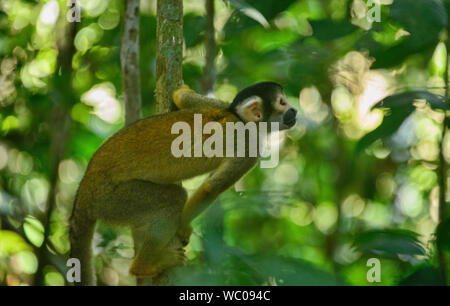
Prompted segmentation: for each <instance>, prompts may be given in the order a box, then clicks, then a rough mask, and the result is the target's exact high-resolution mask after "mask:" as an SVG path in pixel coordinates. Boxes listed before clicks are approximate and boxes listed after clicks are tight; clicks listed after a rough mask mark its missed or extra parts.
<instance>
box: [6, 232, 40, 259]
mask: <svg viewBox="0 0 450 306" xmlns="http://www.w3.org/2000/svg"><path fill="white" fill-rule="evenodd" d="M31 250H33V248H32V247H31V246H30V245H29V244H28V243H27V242H26V241H25V239H23V238H22V236H20V235H19V234H17V233H15V232H13V231H7V230H0V257H5V256H8V255H11V254H15V253H19V252H23V251H31Z"/></svg>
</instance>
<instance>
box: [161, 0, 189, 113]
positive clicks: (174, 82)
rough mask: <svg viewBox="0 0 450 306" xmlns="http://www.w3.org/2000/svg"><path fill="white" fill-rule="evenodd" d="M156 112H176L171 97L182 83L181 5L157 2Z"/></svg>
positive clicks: (176, 0) (173, 0) (179, 0)
mask: <svg viewBox="0 0 450 306" xmlns="http://www.w3.org/2000/svg"><path fill="white" fill-rule="evenodd" d="M156 39H157V47H156V89H155V96H156V103H157V105H156V110H157V112H158V113H160V114H161V113H166V112H170V111H173V110H175V109H176V106H175V104H174V103H173V101H172V93H173V92H174V90H175V89H177V88H178V87H180V86H181V84H182V80H183V66H182V64H183V1H182V0H158V4H157V24H156Z"/></svg>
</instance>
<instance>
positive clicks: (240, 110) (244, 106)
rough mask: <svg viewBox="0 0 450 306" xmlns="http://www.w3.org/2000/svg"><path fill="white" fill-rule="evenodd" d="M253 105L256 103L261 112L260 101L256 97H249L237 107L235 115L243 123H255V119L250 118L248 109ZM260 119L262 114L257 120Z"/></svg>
mask: <svg viewBox="0 0 450 306" xmlns="http://www.w3.org/2000/svg"><path fill="white" fill-rule="evenodd" d="M255 103H258V106H259V108H260V109H261V110H262V99H261V98H260V97H258V96H251V97H248V98H247V99H245V100H244V101H242V103H241V104H240V105H239V106H238V107H237V109H236V113H237V114H238V115H239V117H241V118H242V119H244V120H245V121H256V120H255V118H250V117H251V116H252V114H251V111H250V107H251V106H252V105H253V104H255ZM261 118H262V114H261V116H260V118H259V119H261Z"/></svg>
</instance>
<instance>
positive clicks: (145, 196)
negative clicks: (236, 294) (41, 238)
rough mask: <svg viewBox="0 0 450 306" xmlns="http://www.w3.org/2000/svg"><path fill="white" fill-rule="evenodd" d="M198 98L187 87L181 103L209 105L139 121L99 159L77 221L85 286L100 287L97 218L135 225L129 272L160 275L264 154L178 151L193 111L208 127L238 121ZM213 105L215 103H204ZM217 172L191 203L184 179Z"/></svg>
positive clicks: (83, 189)
mask: <svg viewBox="0 0 450 306" xmlns="http://www.w3.org/2000/svg"><path fill="white" fill-rule="evenodd" d="M199 97H202V96H200V95H197V94H195V93H193V92H192V91H191V90H190V89H189V88H188V87H183V88H181V89H180V90H179V91H177V92H176V93H175V96H174V101H175V103H176V104H177V106H179V107H180V108H191V107H192V106H193V105H199V103H198V101H203V102H204V103H205V104H202V103H203V102H202V103H200V106H202V108H199V109H182V110H179V111H176V112H172V113H169V114H164V115H159V116H154V117H150V118H146V119H143V120H140V121H138V122H137V123H135V124H133V125H131V126H129V127H127V128H124V129H122V130H121V131H119V132H118V133H116V134H114V135H113V136H112V137H111V138H109V139H108V140H107V141H106V142H105V143H104V144H103V145H102V146H101V147H100V148H99V149H98V150H97V152H96V153H95V154H94V156H93V157H92V159H91V161H90V163H89V165H88V168H87V170H86V173H85V175H84V178H83V180H82V181H81V184H80V187H79V190H78V193H77V197H76V201H75V204H74V205H75V206H74V210H73V214H72V218H71V245H72V249H71V257H75V258H78V259H79V260H80V261H81V271H82V273H81V276H82V280H81V284H82V285H94V284H95V271H94V268H93V264H92V256H93V255H92V249H91V243H92V236H93V233H94V229H95V224H96V221H104V222H107V223H112V224H117V225H125V226H130V227H131V229H132V234H133V239H134V241H135V250H136V257H135V259H134V261H133V263H132V266H131V268H130V273H132V274H134V275H136V276H138V277H144V276H146V277H147V276H156V275H158V274H159V273H160V272H162V271H163V270H165V269H166V268H168V267H170V266H173V265H176V264H179V263H181V262H182V261H183V256H184V253H183V246H184V245H185V244H186V243H187V241H188V239H189V235H190V226H189V223H190V221H191V220H192V219H193V218H195V217H196V216H197V215H198V214H199V213H200V212H201V211H202V210H203V209H204V208H205V207H206V206H207V205H209V204H210V203H211V202H212V201H213V200H214V199H215V198H216V197H217V196H218V195H219V194H220V193H221V192H223V191H224V190H226V189H227V188H229V187H230V186H232V185H233V184H234V183H235V182H236V181H237V180H238V179H239V178H240V177H242V175H244V174H245V173H246V172H247V171H248V170H250V169H251V168H252V167H253V166H254V165H255V163H256V161H257V158H248V157H246V158H226V157H212V158H207V157H190V158H185V157H181V158H175V157H174V156H173V154H172V152H171V144H172V141H173V140H174V139H175V138H176V137H178V136H179V135H174V134H172V133H171V128H172V125H173V124H174V123H175V122H180V121H184V122H187V123H188V124H189V125H190V126H191V130H192V131H193V121H194V114H202V116H203V118H202V119H203V120H202V121H203V124H206V123H207V122H211V121H214V122H219V123H220V124H221V125H222V127H223V131H225V130H226V129H225V124H226V122H236V121H239V119H238V118H237V117H236V116H235V115H234V114H232V113H231V112H230V111H228V110H226V109H225V105H227V104H225V103H224V102H221V103H224V104H222V105H219V104H214V103H218V102H217V101H218V100H211V99H209V100H208V98H204V97H202V98H203V99H204V100H200V99H199ZM205 101H206V102H205ZM208 102H211V104H209V105H213V106H214V107H203V106H208ZM219 102H220V101H219ZM213 170H215V171H214V172H213V174H212V175H211V176H210V177H209V178H208V179H207V180H206V181H205V182H204V183H203V184H202V185H201V186H200V188H199V189H198V190H197V191H196V192H195V193H194V194H193V195H192V197H191V198H190V199H189V200H187V194H186V191H185V190H184V189H183V187H182V186H181V182H182V181H183V180H185V179H188V178H192V177H195V176H198V175H201V174H204V173H207V172H211V171H213ZM186 200H187V202H186ZM177 233H178V234H177Z"/></svg>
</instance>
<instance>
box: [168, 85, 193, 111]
mask: <svg viewBox="0 0 450 306" xmlns="http://www.w3.org/2000/svg"><path fill="white" fill-rule="evenodd" d="M187 93H188V94H189V93H195V91H194V90H192V89H191V88H190V87H189V86H188V85H183V86H181V87H180V88H178V89H177V90H175V92H174V93H173V102H174V103H175V105H176V106H177V107H178V108H179V109H183V108H187V107H189V106H188V105H186V103H183V102H185V101H186V98H185V96H186V94H187Z"/></svg>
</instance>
